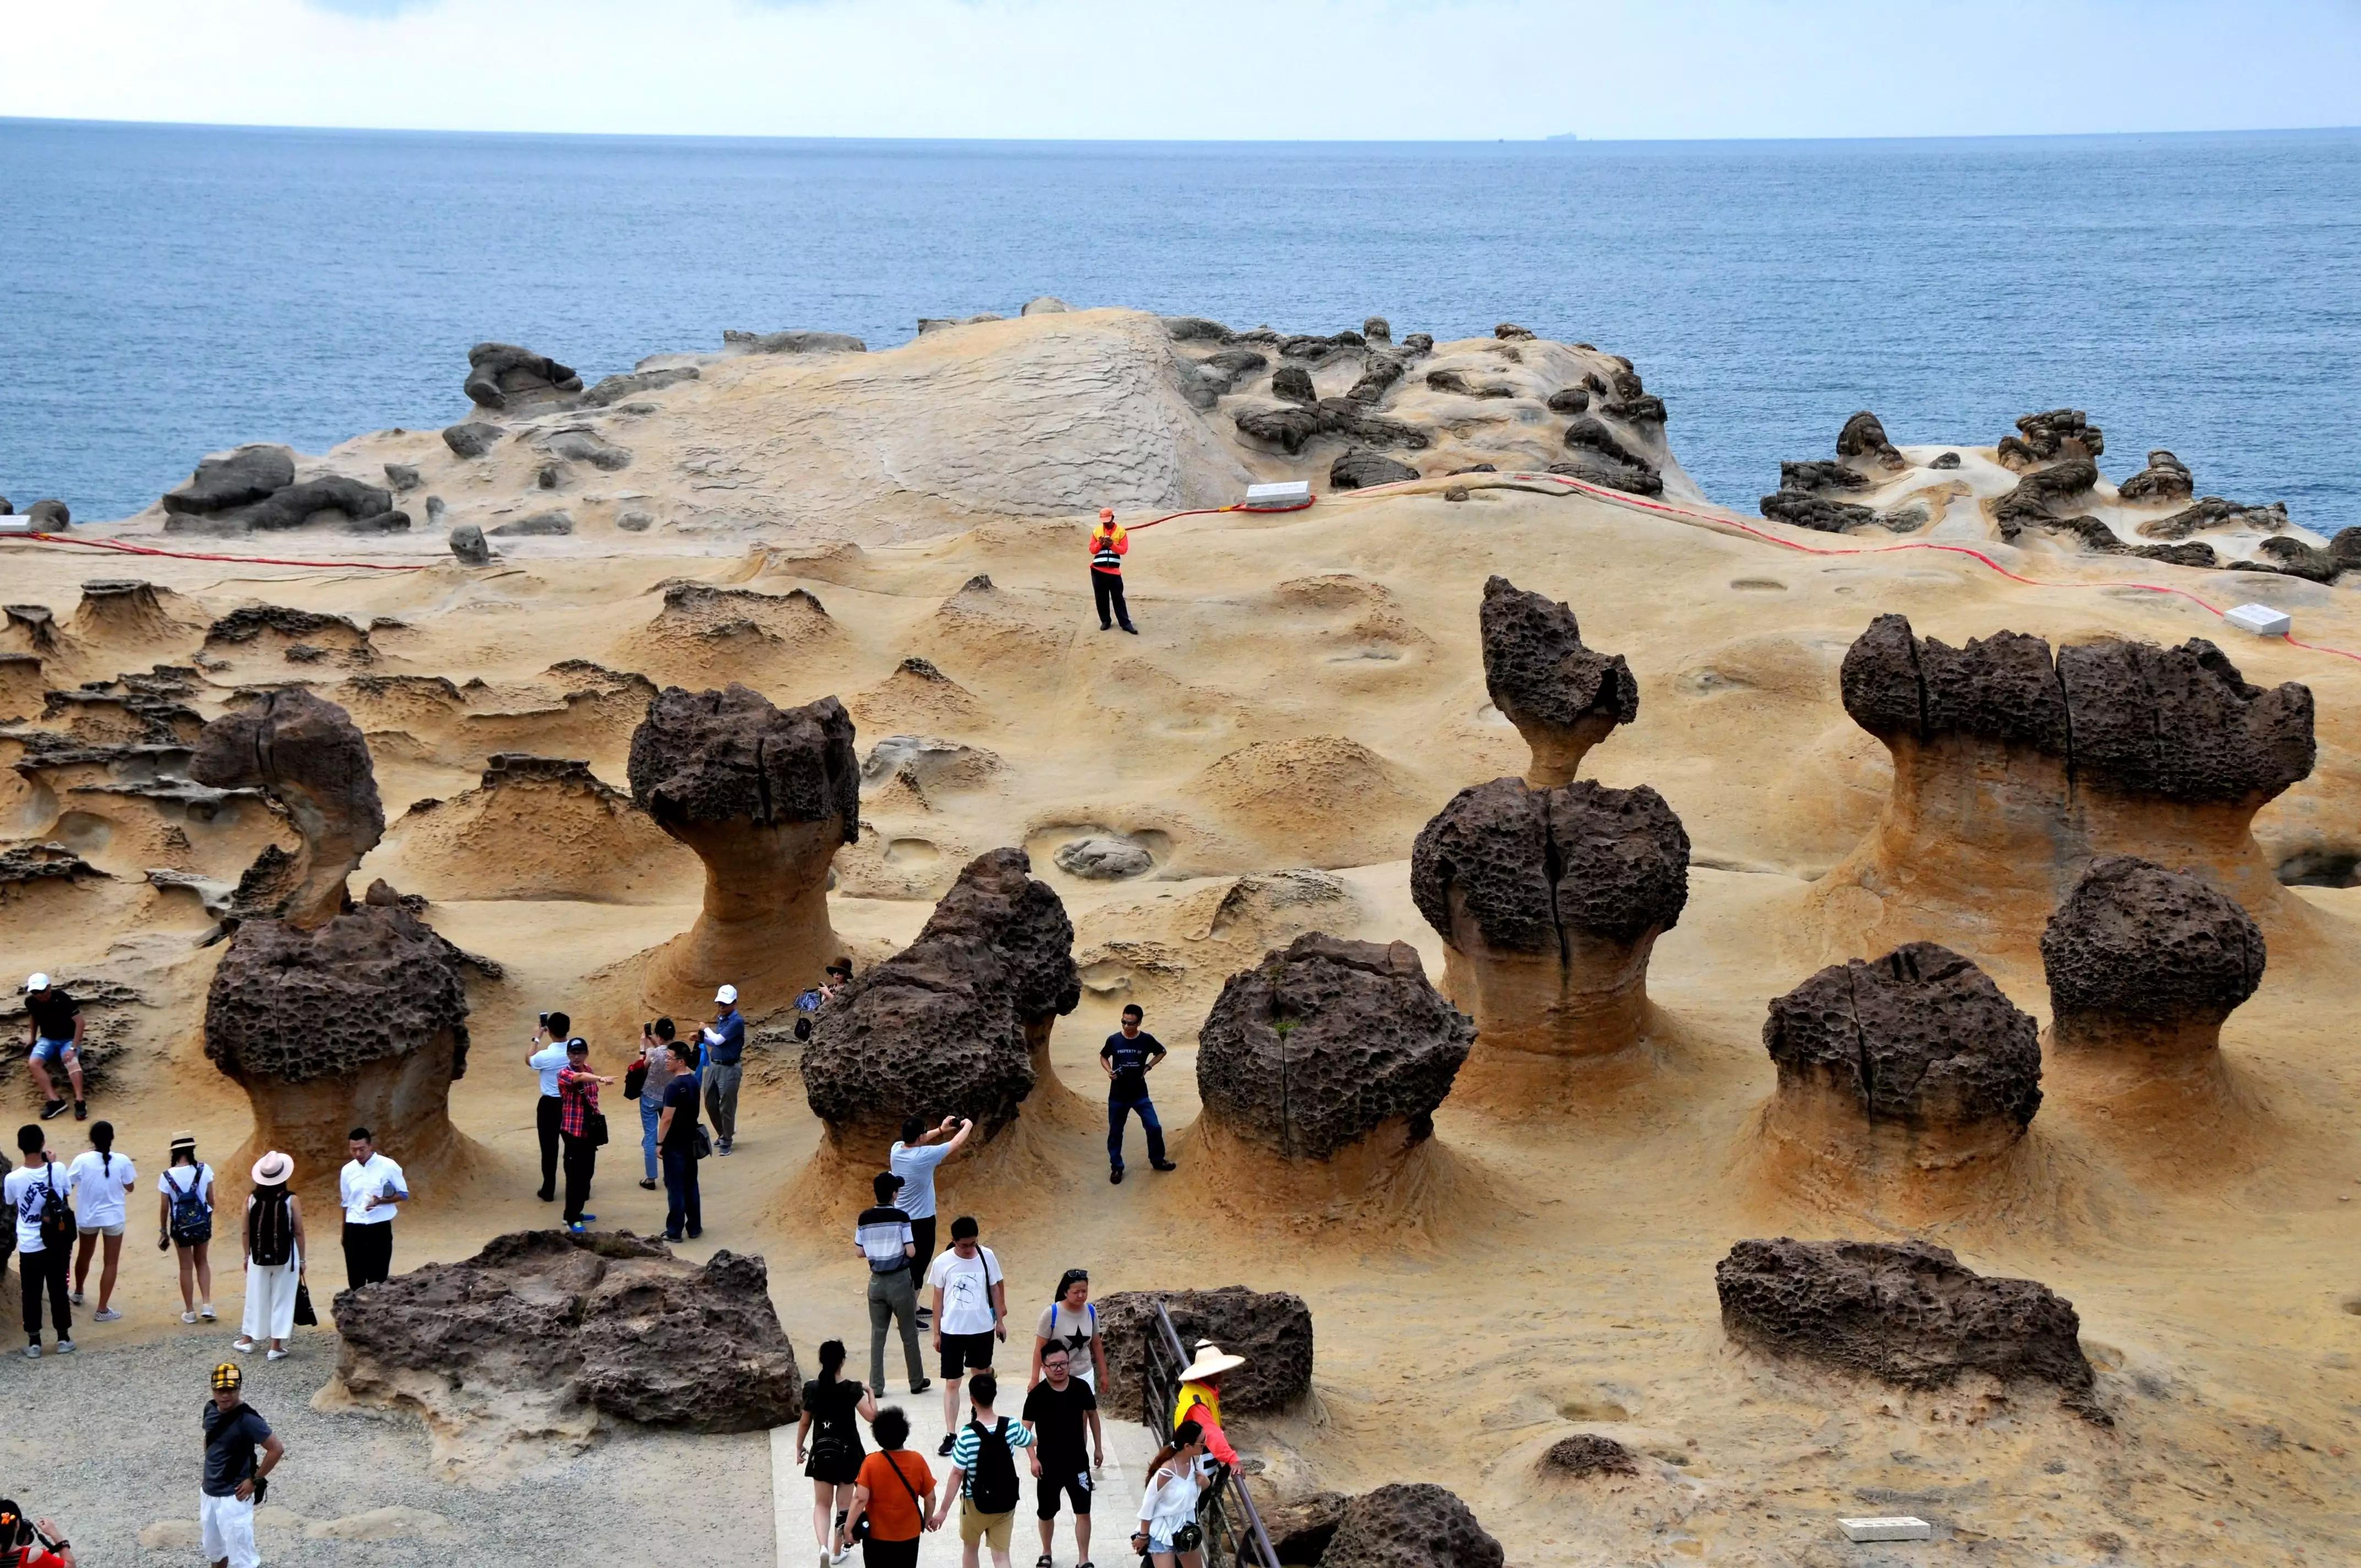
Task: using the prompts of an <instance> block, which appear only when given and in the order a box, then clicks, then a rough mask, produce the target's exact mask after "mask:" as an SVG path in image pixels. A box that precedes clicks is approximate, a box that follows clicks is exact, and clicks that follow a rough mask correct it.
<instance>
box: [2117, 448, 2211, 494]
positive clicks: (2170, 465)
mask: <svg viewBox="0 0 2361 1568" xmlns="http://www.w3.org/2000/svg"><path fill="white" fill-rule="evenodd" d="M2196 493H2197V485H2196V481H2195V480H2194V479H2192V478H2191V476H2190V473H2189V465H2188V464H2186V463H2183V462H2182V461H2181V460H2180V458H2178V457H2175V456H2174V455H2172V454H2171V453H2169V452H2167V451H2165V450H2164V449H2163V448H2162V447H2158V449H2157V450H2155V451H2154V452H2151V453H2149V454H2148V455H2147V467H2145V468H2143V469H2141V470H2140V471H2139V472H2138V473H2136V474H2134V475H2133V476H2132V477H2130V478H2128V479H2125V481H2124V482H2123V483H2122V484H2120V485H2118V486H2116V487H2115V494H2117V495H2119V496H2121V497H2122V498H2123V499H2125V500H2127V501H2136V502H2137V503H2139V504H2140V505H2142V506H2161V505H2164V504H2165V503H2167V502H2170V501H2185V500H2187V499H2189V498H2190V497H2191V496H2193V495H2195V494H2196Z"/></svg>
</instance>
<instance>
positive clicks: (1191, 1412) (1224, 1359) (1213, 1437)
mask: <svg viewBox="0 0 2361 1568" xmlns="http://www.w3.org/2000/svg"><path fill="white" fill-rule="evenodd" d="M1244 1365H1246V1357H1245V1356H1243V1355H1232V1354H1230V1353H1229V1352H1227V1351H1225V1350H1224V1349H1223V1348H1222V1347H1221V1346H1220V1345H1217V1344H1215V1343H1213V1341H1212V1340H1209V1339H1201V1340H1199V1341H1198V1342H1197V1358H1196V1359H1195V1360H1194V1361H1191V1363H1190V1364H1189V1365H1186V1366H1184V1367H1182V1368H1181V1369H1180V1396H1179V1397H1178V1398H1175V1399H1174V1400H1173V1401H1172V1426H1173V1430H1175V1431H1178V1430H1180V1423H1182V1422H1183V1421H1195V1422H1196V1423H1197V1426H1198V1428H1199V1430H1201V1431H1203V1432H1204V1434H1205V1452H1207V1453H1211V1454H1212V1455H1213V1457H1214V1458H1216V1459H1218V1460H1220V1461H1221V1462H1222V1463H1223V1464H1236V1463H1237V1462H1238V1455H1237V1451H1236V1450H1235V1449H1234V1448H1232V1447H1231V1446H1230V1440H1229V1439H1228V1438H1226V1437H1224V1436H1223V1435H1222V1379H1223V1377H1224V1376H1227V1375H1228V1374H1230V1373H1233V1372H1235V1371H1236V1370H1237V1369H1238V1368H1239V1367H1241V1366H1244Z"/></svg>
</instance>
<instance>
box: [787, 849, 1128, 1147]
mask: <svg viewBox="0 0 2361 1568" xmlns="http://www.w3.org/2000/svg"><path fill="white" fill-rule="evenodd" d="M1031 871H1032V862H1031V861H1029V860H1028V859H1027V857H1026V854H1025V852H1024V851H1023V850H992V851H990V852H989V853H986V854H983V855H979V856H977V857H976V859H975V860H973V861H971V862H969V864H968V865H967V867H966V868H965V869H964V870H962V871H961V872H960V875H959V880H958V881H957V882H956V883H953V884H952V885H951V890H950V892H949V893H947V894H944V895H943V898H942V901H941V902H940V903H939V904H938V905H935V912H934V915H933V916H932V917H931V918H929V919H928V922H927V924H926V926H925V927H924V928H923V929H922V930H920V931H919V933H918V938H917V941H915V942H913V943H911V944H910V945H909V946H908V947H906V948H903V949H902V950H901V951H900V952H898V953H896V954H895V955H894V956H893V957H892V958H890V959H886V960H885V961H884V963H882V964H878V965H876V966H874V967H873V968H872V969H870V970H868V971H867V972H866V973H864V974H863V975H862V976H861V977H860V978H859V979H858V980H856V981H853V983H852V984H851V986H850V987H848V988H846V989H845V990H844V991H843V992H840V993H839V995H838V998H837V1001H836V1002H835V1003H834V1004H833V1005H831V1006H829V1008H827V1009H826V1010H825V1011H823V1012H822V1013H821V1014H819V1015H818V1019H817V1020H816V1022H815V1025H814V1027H813V1030H812V1036H811V1038H810V1040H809V1041H808V1042H807V1044H806V1045H805V1047H804V1054H803V1069H802V1070H803V1080H804V1093H805V1097H806V1099H807V1101H808V1102H809V1103H810V1105H811V1109H812V1113H813V1114H814V1115H816V1116H818V1118H819V1119H820V1120H821V1122H823V1123H824V1124H827V1127H828V1134H829V1138H830V1140H831V1141H832V1142H833V1143H835V1144H836V1145H837V1146H839V1147H840V1148H844V1149H854V1150H861V1151H863V1152H864V1154H867V1155H869V1156H870V1157H873V1150H874V1149H877V1148H883V1147H884V1146H885V1145H886V1144H887V1143H890V1142H892V1141H893V1140H894V1139H895V1137H897V1136H899V1128H900V1126H901V1124H902V1120H903V1118H904V1117H905V1116H908V1115H913V1114H917V1115H923V1116H926V1117H927V1118H928V1119H929V1120H937V1119H939V1118H940V1117H942V1116H945V1115H957V1116H965V1117H971V1118H972V1119H973V1120H974V1121H975V1123H976V1124H977V1126H978V1127H979V1128H980V1129H981V1130H982V1132H983V1135H984V1137H985V1138H986V1139H990V1138H992V1137H994V1136H996V1135H998V1134H1000V1133H1001V1132H1002V1131H1003V1130H1005V1128H1006V1127H1008V1126H1009V1125H1010V1124H1013V1123H1014V1122H1015V1121H1016V1115H1017V1107H1018V1105H1020V1104H1021V1103H1022V1102H1024V1101H1025V1099H1026V1098H1027V1096H1028V1095H1030V1094H1031V1093H1032V1092H1033V1091H1034V1088H1035V1086H1036V1085H1037V1084H1038V1083H1039V1082H1041V1081H1042V1080H1045V1079H1051V1074H1050V1071H1049V1031H1050V1028H1051V1026H1052V1025H1054V1024H1055V1023H1056V1022H1057V1020H1058V1018H1059V1016H1060V1014H1067V1013H1071V1012H1072V1011H1073V1010H1074V1007H1075V1005H1076V1003H1079V1002H1080V1001H1081V1000H1082V977H1081V975H1080V973H1079V971H1078V970H1076V969H1075V967H1074V957H1073V947H1074V927H1073V922H1072V921H1071V920H1069V919H1068V918H1067V916H1066V908H1065V905H1064V903H1063V902H1062V901H1061V900H1060V898H1059V897H1058V895H1057V894H1056V893H1055V892H1053V891H1052V890H1051V889H1050V888H1049V884H1048V883H1041V882H1037V881H1035V880H1034V879H1033V878H1032V876H1031V874H1030V873H1031Z"/></svg>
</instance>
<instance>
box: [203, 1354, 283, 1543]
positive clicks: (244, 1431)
mask: <svg viewBox="0 0 2361 1568" xmlns="http://www.w3.org/2000/svg"><path fill="white" fill-rule="evenodd" d="M245 1383H246V1374H245V1373H244V1372H241V1371H240V1370H239V1369H238V1365H237V1363H236V1362H235V1361H225V1362H223V1363H222V1364H221V1365H219V1366H216V1367H214V1392H213V1398H211V1399H210V1400H208V1401H207V1402H206V1405H205V1469H204V1486H203V1490H202V1492H201V1493H200V1494H199V1496H198V1498H197V1523H198V1528H199V1530H201V1531H202V1532H203V1536H204V1550H205V1561H206V1562H208V1563H212V1564H213V1565H214V1568H258V1564H259V1563H261V1562H262V1556H261V1553H259V1552H257V1551H256V1550H255V1547H254V1510H255V1508H256V1506H257V1505H258V1504H259V1503H260V1502H261V1501H262V1498H263V1494H264V1493H266V1492H267V1491H269V1487H270V1473H271V1472H272V1471H273V1470H276V1469H277V1468H278V1467H279V1461H280V1459H281V1458H283V1457H284V1456H285V1455H286V1453H287V1445H286V1444H285V1443H282V1442H280V1441H279V1438H278V1435H277V1434H276V1433H274V1432H273V1431H271V1430H270V1423H269V1422H268V1421H266V1420H263V1419H262V1417H261V1416H260V1415H258V1414H257V1413H256V1411H255V1409H254V1407H253V1406H251V1405H248V1404H247V1402H246V1400H245V1398H243V1395H242V1392H241V1390H242V1389H243V1387H244V1386H245ZM257 1447H259V1448H260V1449H261V1450H262V1457H261V1458H260V1460H257V1459H256V1458H255V1450H256V1448H257Z"/></svg>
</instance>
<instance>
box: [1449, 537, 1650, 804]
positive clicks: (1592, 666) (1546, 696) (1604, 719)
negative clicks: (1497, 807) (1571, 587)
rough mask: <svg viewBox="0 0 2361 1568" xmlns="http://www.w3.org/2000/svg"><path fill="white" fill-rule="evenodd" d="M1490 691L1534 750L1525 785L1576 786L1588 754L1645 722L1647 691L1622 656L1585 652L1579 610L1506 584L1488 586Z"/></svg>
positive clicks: (1483, 617) (1495, 580)
mask: <svg viewBox="0 0 2361 1568" xmlns="http://www.w3.org/2000/svg"><path fill="white" fill-rule="evenodd" d="M1479 620H1480V624H1481V627H1482V637H1483V645H1484V687H1485V690H1486V691H1487V692H1488V693H1489V694H1490V696H1491V698H1492V706H1493V707H1497V708H1499V710H1500V712H1501V714H1502V715H1503V716H1504V717H1505V718H1507V719H1508V720H1509V722H1510V723H1511V724H1513V725H1515V726H1516V727H1517V732H1518V733H1519V734H1521V735H1522V736H1523V737H1524V738H1525V744H1526V745H1527V746H1529V747H1530V748H1532V761H1531V762H1529V763H1528V764H1527V765H1526V768H1525V782H1526V783H1527V784H1532V786H1533V787H1534V788H1536V789H1547V788H1551V787H1554V786H1555V785H1558V784H1571V783H1573V782H1574V775H1575V771H1576V768H1578V767H1579V766H1580V765H1581V763H1582V759H1583V757H1584V755H1585V754H1586V753H1587V752H1588V751H1589V750H1590V749H1591V748H1592V747H1593V746H1596V745H1597V744H1598V742H1600V741H1601V740H1606V739H1607V737H1608V736H1609V734H1610V733H1612V732H1613V730H1614V729H1615V727H1616V726H1618V725H1620V724H1629V723H1631V721H1632V720H1633V719H1635V718H1638V717H1639V716H1640V683H1639V682H1638V681H1637V680H1636V679H1634V678H1633V676H1632V674H1631V665H1629V664H1627V663H1624V662H1623V656H1622V655H1621V654H1620V653H1598V652H1592V651H1591V650H1590V649H1588V648H1586V647H1584V646H1583V642H1582V628H1581V627H1580V626H1579V625H1578V624H1576V620H1575V617H1574V610H1573V609H1572V608H1571V607H1570V606H1568V605H1566V604H1565V603H1563V602H1562V601H1553V600H1551V599H1550V598H1547V597H1545V596H1543V595H1542V594H1536V593H1528V592H1526V591H1525V590H1523V589H1521V588H1520V587H1517V586H1516V585H1515V584H1513V583H1511V582H1510V581H1509V579H1508V578H1506V577H1499V576H1496V577H1492V578H1489V579H1488V580H1487V581H1486V582H1485V584H1484V607H1483V609H1482V611H1481V614H1480V617H1479Z"/></svg>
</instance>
